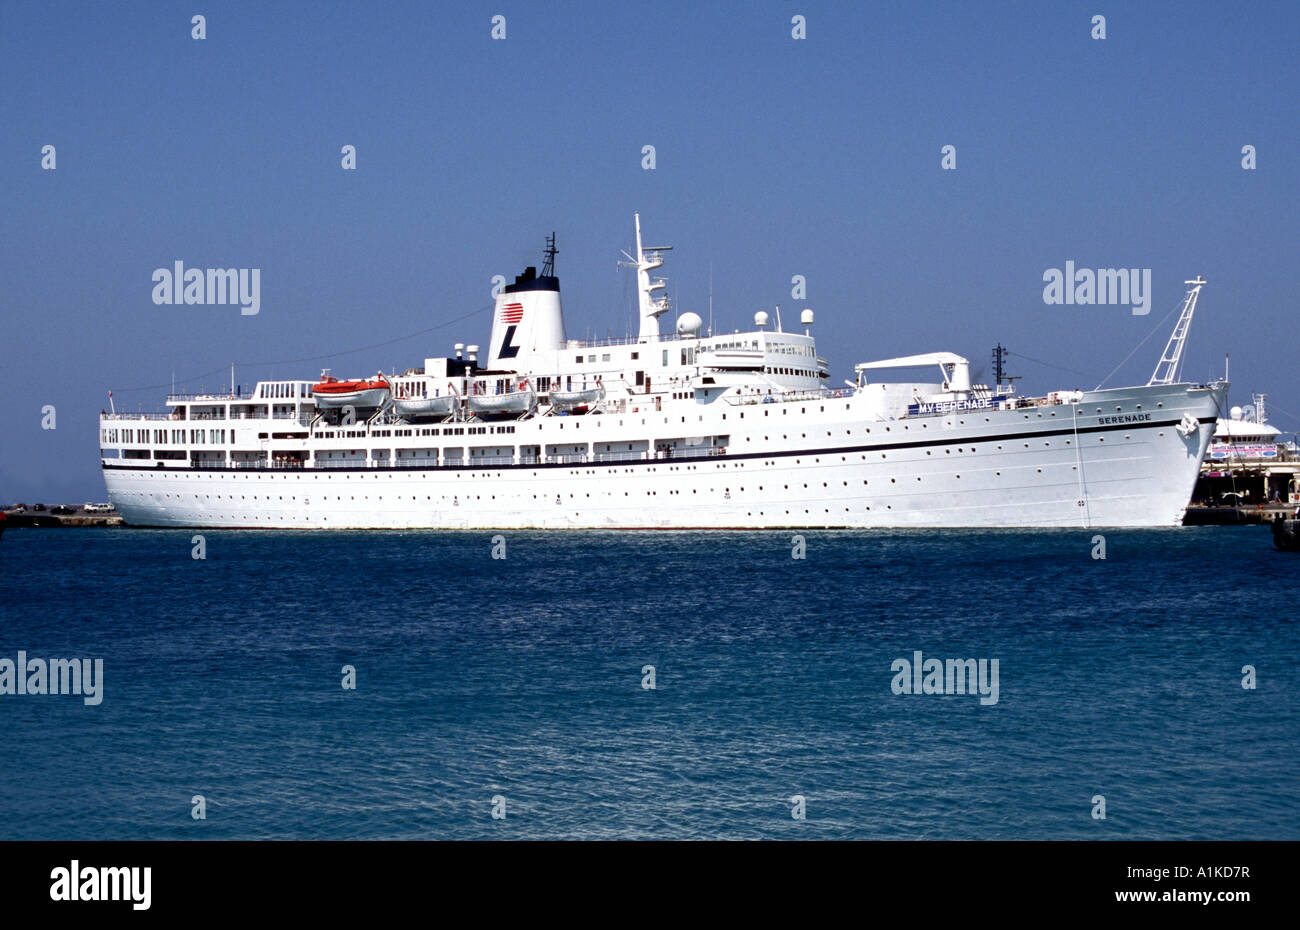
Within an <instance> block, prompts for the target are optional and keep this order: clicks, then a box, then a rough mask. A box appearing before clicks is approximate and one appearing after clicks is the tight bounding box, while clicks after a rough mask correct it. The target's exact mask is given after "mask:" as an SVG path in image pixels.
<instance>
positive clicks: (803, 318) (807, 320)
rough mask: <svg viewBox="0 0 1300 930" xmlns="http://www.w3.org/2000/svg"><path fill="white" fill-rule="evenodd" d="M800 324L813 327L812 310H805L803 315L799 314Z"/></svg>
mask: <svg viewBox="0 0 1300 930" xmlns="http://www.w3.org/2000/svg"><path fill="white" fill-rule="evenodd" d="M799 322H800V323H801V324H803V325H804V326H812V325H813V312H812V311H811V310H808V309H805V310H804V312H803V313H801V314H799Z"/></svg>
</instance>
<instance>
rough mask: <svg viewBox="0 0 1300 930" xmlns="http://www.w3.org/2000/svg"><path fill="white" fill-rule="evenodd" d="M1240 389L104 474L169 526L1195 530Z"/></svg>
mask: <svg viewBox="0 0 1300 930" xmlns="http://www.w3.org/2000/svg"><path fill="white" fill-rule="evenodd" d="M1226 390H1227V388H1226V386H1215V387H1212V388H1204V387H1193V386H1189V385H1185V384H1183V385H1169V386H1157V387H1140V388H1127V389H1117V390H1114V391H1100V392H1090V393H1087V394H1085V395H1084V396H1083V398H1082V399H1081V400H1080V401H1079V402H1078V403H1077V404H1073V405H1071V404H1059V405H1054V406H1051V407H1042V408H1028V409H1023V408H1022V409H1018V410H980V411H967V412H964V413H960V414H948V415H942V416H931V417H908V418H905V419H898V420H888V421H879V420H875V419H871V420H866V419H858V418H855V416H854V415H853V405H852V404H851V403H849V402H843V403H842V406H843V410H842V411H841V410H840V409H839V407H840V404H841V402H840V401H831V400H827V401H826V402H825V403H824V404H820V405H819V407H820V408H821V409H820V410H817V411H813V409H812V408H811V407H810V406H809V407H804V408H794V407H793V405H791V412H795V410H796V409H798V410H800V411H801V412H800V414H799V416H798V418H789V419H787V420H785V421H784V422H783V423H782V426H781V427H780V429H784V430H785V432H783V433H778V432H777V429H778V428H777V427H776V425H775V423H773V422H772V421H770V420H768V421H766V422H765V421H763V420H762V419H759V418H758V417H757V414H755V415H754V416H753V419H751V421H750V422H754V421H755V420H757V423H756V424H755V425H754V426H753V427H749V428H747V430H746V431H742V430H741V429H739V428H738V427H739V424H738V423H737V417H736V410H735V409H734V408H732V411H731V416H732V419H731V420H730V421H728V423H729V425H728V427H727V428H728V429H729V430H730V436H731V441H730V445H729V448H728V452H727V453H726V454H718V455H707V456H700V457H682V458H653V459H648V460H637V461H585V460H584V461H577V462H573V461H565V462H555V463H550V464H532V463H521V464H509V465H506V464H493V465H478V464H473V465H470V464H466V465H447V466H443V467H401V468H395V467H385V466H383V465H380V466H374V467H372V466H367V465H361V464H358V465H357V466H356V467H347V468H312V467H302V468H291V469H284V468H267V469H263V468H252V469H246V468H238V469H226V468H189V467H183V468H176V467H161V468H160V467H154V463H151V462H150V463H142V464H138V465H137V464H129V463H125V462H115V461H112V460H107V461H106V462H105V465H104V475H105V482H106V484H107V487H108V493H109V497H110V499H111V500H112V502H113V504H114V505H115V506H116V507H117V509H118V511H119V512H120V513H121V515H122V517H123V519H124V520H125V521H126V523H127V524H129V525H135V526H156V527H239V528H250V527H263V528H296V529H327V528H328V529H355V528H385V529H526V528H536V529H581V528H602V529H604V528H623V529H634V528H658V529H676V528H717V529H721V528H751V529H775V528H785V527H808V528H818V527H832V528H834V527H846V528H888V527H915V528H923V527H1074V528H1077V527H1161V526H1179V525H1180V524H1181V523H1182V518H1183V513H1184V510H1185V509H1186V506H1187V503H1188V500H1189V498H1190V496H1191V492H1192V489H1193V487H1194V484H1195V481H1196V477H1197V473H1198V471H1199V468H1200V464H1201V461H1202V459H1203V458H1204V456H1205V453H1206V449H1207V448H1208V446H1209V444H1210V441H1211V438H1212V435H1213V431H1214V424H1215V420H1216V418H1217V415H1218V413H1219V411H1220V410H1222V408H1223V404H1224V401H1225V395H1226ZM813 403H816V401H814V402H813ZM781 406H786V405H764V408H765V409H767V408H775V407H781ZM752 409H755V410H757V408H752ZM769 412H776V411H769ZM584 419H585V418H584ZM759 424H762V425H759ZM611 425H612V424H611ZM1180 426H1181V427H1182V428H1181V429H1180ZM794 430H798V432H797V433H796V432H794ZM1184 433H1186V435H1184ZM778 436H779V437H781V438H780V439H778V438H777V437H778ZM796 437H797V438H796ZM750 450H753V451H750Z"/></svg>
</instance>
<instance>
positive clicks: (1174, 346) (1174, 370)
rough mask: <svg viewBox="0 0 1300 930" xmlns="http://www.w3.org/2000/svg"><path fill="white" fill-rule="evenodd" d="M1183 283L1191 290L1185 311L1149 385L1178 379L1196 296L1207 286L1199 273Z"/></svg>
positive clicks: (1184, 301) (1184, 304) (1194, 310)
mask: <svg viewBox="0 0 1300 930" xmlns="http://www.w3.org/2000/svg"><path fill="white" fill-rule="evenodd" d="M1183 283H1184V284H1186V285H1189V286H1190V287H1191V290H1189V291H1188V292H1187V296H1186V297H1184V298H1183V312H1182V313H1180V314H1179V315H1178V323H1177V324H1175V326H1174V331H1173V333H1172V334H1171V335H1170V336H1169V344H1168V345H1166V346H1165V351H1164V354H1163V355H1161V356H1160V361H1159V362H1158V363H1157V364H1156V370H1155V372H1153V373H1152V375H1151V380H1150V381H1148V382H1147V387H1151V386H1152V385H1156V384H1173V383H1174V381H1175V380H1177V377H1178V368H1179V366H1180V365H1181V364H1182V361H1183V344H1184V343H1186V342H1187V330H1188V328H1189V327H1190V326H1191V325H1192V314H1193V313H1195V312H1196V298H1197V297H1198V296H1200V293H1201V288H1202V287H1204V286H1205V279H1204V278H1202V277H1201V276H1200V275H1197V276H1196V280H1194V281H1184V282H1183Z"/></svg>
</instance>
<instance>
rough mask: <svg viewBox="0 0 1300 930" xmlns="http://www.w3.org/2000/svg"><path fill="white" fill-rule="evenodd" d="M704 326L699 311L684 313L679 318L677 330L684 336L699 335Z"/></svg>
mask: <svg viewBox="0 0 1300 930" xmlns="http://www.w3.org/2000/svg"><path fill="white" fill-rule="evenodd" d="M703 326H704V321H703V320H702V319H700V315H699V314H698V313H683V314H682V315H681V316H679V317H678V318H677V332H678V333H680V334H681V335H683V336H698V335H699V334H700V329H701V328H703Z"/></svg>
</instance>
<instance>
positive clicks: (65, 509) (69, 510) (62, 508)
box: [50, 504, 76, 516]
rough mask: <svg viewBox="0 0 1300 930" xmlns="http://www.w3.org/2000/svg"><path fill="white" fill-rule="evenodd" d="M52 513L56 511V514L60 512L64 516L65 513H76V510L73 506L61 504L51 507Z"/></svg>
mask: <svg viewBox="0 0 1300 930" xmlns="http://www.w3.org/2000/svg"><path fill="white" fill-rule="evenodd" d="M50 513H54V514H58V515H59V516H63V515H65V514H69V513H76V511H75V510H73V509H72V508H71V507H65V506H63V505H62V504H59V505H58V506H56V507H51V508H50Z"/></svg>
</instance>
